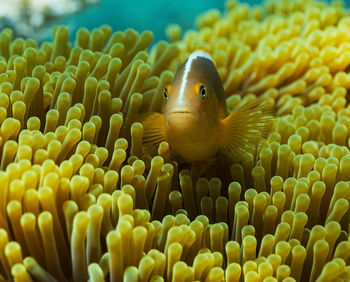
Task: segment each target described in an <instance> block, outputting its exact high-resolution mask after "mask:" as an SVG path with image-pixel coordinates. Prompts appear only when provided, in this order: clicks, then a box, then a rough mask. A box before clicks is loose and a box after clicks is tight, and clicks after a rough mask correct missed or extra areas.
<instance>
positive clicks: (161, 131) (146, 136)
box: [140, 112, 166, 151]
mask: <svg viewBox="0 0 350 282" xmlns="http://www.w3.org/2000/svg"><path fill="white" fill-rule="evenodd" d="M140 120H141V123H142V126H143V138H142V144H143V147H144V150H146V151H152V149H155V147H157V146H158V145H159V144H160V143H161V142H163V141H166V134H165V122H164V116H163V115H162V114H161V113H156V112H149V113H144V114H141V115H140Z"/></svg>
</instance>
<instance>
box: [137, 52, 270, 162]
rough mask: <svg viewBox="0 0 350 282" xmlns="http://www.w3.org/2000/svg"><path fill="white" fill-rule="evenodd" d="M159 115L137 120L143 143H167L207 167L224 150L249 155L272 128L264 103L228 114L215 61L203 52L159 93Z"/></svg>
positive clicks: (236, 155)
mask: <svg viewBox="0 0 350 282" xmlns="http://www.w3.org/2000/svg"><path fill="white" fill-rule="evenodd" d="M163 95H164V98H165V107H164V114H161V113H155V112H152V113H147V115H146V116H144V117H143V118H142V120H141V122H142V125H143V128H144V134H143V144H144V146H145V147H147V146H149V145H153V146H157V145H158V144H159V143H161V142H162V141H166V142H168V144H169V145H170V148H171V150H172V151H173V150H175V152H176V153H177V154H179V155H180V156H181V157H183V158H184V159H186V160H188V161H191V162H206V161H208V160H212V159H213V158H215V156H216V154H217V153H218V152H219V151H223V152H224V153H225V154H226V155H228V156H229V157H231V158H234V159H239V157H240V156H242V154H244V153H246V152H254V150H255V149H256V146H257V145H258V144H259V142H260V141H261V139H262V138H264V137H267V135H268V134H269V132H270V131H271V130H272V128H273V125H274V121H275V119H274V117H273V116H272V115H271V113H270V112H269V110H268V109H267V105H268V103H267V101H264V102H259V100H257V99H254V100H251V101H249V102H247V103H245V104H243V105H242V106H240V107H238V108H236V109H235V110H234V111H233V112H232V113H230V114H229V115H228V114H227V109H226V95H225V92H224V88H223V85H222V82H221V80H220V77H219V74H218V72H217V70H216V67H215V63H214V60H213V59H212V57H211V56H210V54H209V53H208V52H206V51H204V50H197V51H195V52H193V53H192V54H191V55H190V56H189V57H188V58H187V60H186V61H185V62H184V63H183V64H182V65H181V67H180V68H179V70H178V71H177V73H176V74H175V76H174V79H173V81H172V82H171V84H170V85H168V86H167V87H166V88H165V89H164V93H163Z"/></svg>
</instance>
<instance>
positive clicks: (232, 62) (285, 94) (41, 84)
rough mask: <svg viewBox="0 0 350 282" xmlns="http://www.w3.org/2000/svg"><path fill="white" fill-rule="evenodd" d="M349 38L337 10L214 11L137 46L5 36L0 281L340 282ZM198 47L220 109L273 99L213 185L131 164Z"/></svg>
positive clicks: (120, 41)
mask: <svg viewBox="0 0 350 282" xmlns="http://www.w3.org/2000/svg"><path fill="white" fill-rule="evenodd" d="M349 31H350V13H349V11H347V10H346V9H345V8H344V7H343V5H342V3H341V2H339V1H334V2H333V3H332V4H331V5H327V4H325V3H320V2H316V1H312V0H307V1H305V0H303V1H302V0H294V1H289V0H284V1H277V0H276V1H273V0H270V1H268V2H266V3H265V6H263V7H256V8H250V7H249V6H247V5H245V4H239V3H237V2H236V1H228V2H227V4H226V11H225V13H224V14H223V15H220V13H219V12H218V11H217V10H211V11H208V12H206V13H205V14H204V15H202V16H200V17H199V18H198V20H197V31H188V32H186V33H185V34H184V35H182V32H181V29H180V28H179V26H177V25H172V26H169V27H168V28H167V29H166V32H167V35H168V38H169V41H170V43H167V42H165V41H160V42H156V43H155V45H154V46H153V47H151V48H150V47H149V45H150V43H151V41H152V38H153V34H152V33H151V32H150V31H145V32H143V33H141V34H139V33H138V32H136V31H135V30H133V29H128V30H126V31H124V32H120V31H117V32H114V33H113V32H112V30H111V28H110V27H108V26H101V27H100V28H97V29H94V30H93V31H91V32H89V31H88V30H86V29H84V28H82V29H80V30H78V32H77V34H76V40H75V42H74V43H73V44H71V43H69V42H68V29H67V28H66V27H64V26H60V27H56V28H54V29H53V38H54V40H53V42H44V43H42V44H41V45H40V46H38V44H37V43H36V42H35V41H34V40H32V39H26V40H24V39H21V38H17V39H14V40H13V38H12V32H11V30H9V29H4V30H2V31H1V33H0V56H1V57H0V124H1V125H0V153H1V162H0V166H1V171H0V183H1V187H0V274H1V277H0V280H2V281H6V280H12V279H13V280H15V281H32V280H38V281H87V280H88V279H90V280H91V281H93V282H95V281H104V280H110V281H122V280H124V281H195V280H197V281H199V280H200V281H208V282H210V281H223V280H226V281H240V280H241V279H244V280H245V281H249V282H250V281H282V280H283V281H306V280H310V281H316V280H317V281H341V280H349V279H350V239H349V238H350V237H349V228H350V227H349V226H350V225H349V223H350V222H349V200H350V152H349V146H350V143H349V142H350V141H349V140H350V139H349V136H350V134H349V130H350V109H349V107H348V99H349V97H348V89H350V76H349V73H348V71H349V65H350V32H349ZM199 47H204V48H206V49H207V50H209V51H210V52H211V54H212V55H213V57H214V59H215V62H216V66H217V69H218V71H219V74H220V76H221V79H222V81H223V84H224V88H225V93H226V95H227V104H228V111H233V110H234V109H235V107H237V106H239V105H242V104H244V103H246V102H247V101H249V100H251V99H266V98H272V99H270V101H271V103H270V109H271V110H272V111H273V112H274V115H275V116H276V117H277V125H276V128H275V130H274V131H273V132H271V134H270V135H269V136H268V138H267V139H266V140H264V141H263V142H261V143H260V144H259V146H258V148H257V150H256V153H255V154H254V155H253V154H246V155H245V156H244V157H243V158H242V160H240V162H238V163H233V164H230V165H229V166H228V169H227V171H225V169H222V168H227V167H225V164H223V163H221V161H220V160H218V161H217V162H214V163H210V164H208V168H207V169H206V170H205V171H204V173H200V171H201V169H200V168H198V167H196V166H195V165H193V166H191V165H190V164H186V163H185V164H183V163H180V162H179V161H178V160H177V159H176V158H175V157H174V155H173V154H172V153H171V147H170V146H169V145H168V144H167V143H166V142H163V143H161V144H160V145H159V147H158V150H157V151H156V152H154V154H152V155H149V154H146V153H145V151H144V150H143V144H142V136H143V127H142V124H141V123H140V122H139V121H140V120H139V114H140V113H144V112H148V111H159V112H160V111H161V110H162V105H163V95H162V93H163V89H164V87H165V85H167V84H168V83H169V82H170V81H171V80H172V78H173V74H174V72H176V70H177V68H178V67H179V65H180V63H182V62H183V61H184V60H185V59H186V57H187V56H188V55H189V54H190V53H191V52H192V51H194V50H195V49H196V48H199ZM147 48H148V49H149V51H148V49H147Z"/></svg>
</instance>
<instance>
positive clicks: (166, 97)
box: [163, 88, 168, 99]
mask: <svg viewBox="0 0 350 282" xmlns="http://www.w3.org/2000/svg"><path fill="white" fill-rule="evenodd" d="M163 95H164V98H165V99H168V89H167V88H164V91H163Z"/></svg>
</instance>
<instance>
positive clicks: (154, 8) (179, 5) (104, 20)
mask: <svg viewBox="0 0 350 282" xmlns="http://www.w3.org/2000/svg"><path fill="white" fill-rule="evenodd" d="M225 2H226V1H225V0H172V1H168V0H148V1H145V0H134V1H132V0H101V3H100V4H99V5H96V6H94V7H90V8H88V9H87V10H85V11H83V12H81V13H78V14H75V15H72V16H69V17H65V18H62V19H60V20H58V21H55V22H53V23H52V24H51V26H52V25H61V24H64V25H67V26H68V27H69V30H70V32H71V33H70V40H71V41H74V38H75V31H76V30H77V29H78V28H79V27H85V28H87V29H89V30H92V29H94V28H96V27H99V26H101V25H103V24H108V25H110V26H111V27H112V29H113V30H114V31H117V30H125V29H127V28H130V27H131V28H134V29H136V30H137V31H139V32H142V31H144V30H147V29H148V30H151V31H152V32H153V33H154V41H153V42H157V41H158V40H162V39H166V37H165V32H164V31H165V28H166V26H167V25H169V24H171V23H177V24H179V25H180V26H181V28H182V30H183V31H186V30H188V29H194V28H195V19H196V17H197V16H198V15H199V14H201V13H203V12H205V11H207V10H208V9H211V8H216V9H218V10H220V11H221V12H223V11H224V7H225ZM240 2H241V3H247V4H249V5H251V6H257V5H261V3H262V2H263V1H261V0H241V1H240ZM345 2H349V0H346V1H345ZM49 30H51V29H50V27H49V28H48V29H47V31H48V32H46V33H44V34H42V38H41V39H44V40H48V39H50V38H51V34H50V32H49Z"/></svg>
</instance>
